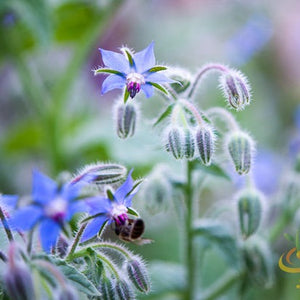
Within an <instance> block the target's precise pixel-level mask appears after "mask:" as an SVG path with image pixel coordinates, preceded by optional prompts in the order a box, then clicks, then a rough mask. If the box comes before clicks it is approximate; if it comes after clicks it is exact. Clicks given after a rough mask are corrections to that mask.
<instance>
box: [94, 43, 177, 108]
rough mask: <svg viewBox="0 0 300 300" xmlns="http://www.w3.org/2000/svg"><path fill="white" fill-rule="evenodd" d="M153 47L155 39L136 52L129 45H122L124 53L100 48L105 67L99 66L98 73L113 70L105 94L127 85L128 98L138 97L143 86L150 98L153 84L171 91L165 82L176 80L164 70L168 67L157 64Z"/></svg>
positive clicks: (126, 93) (107, 80)
mask: <svg viewBox="0 0 300 300" xmlns="http://www.w3.org/2000/svg"><path fill="white" fill-rule="evenodd" d="M153 47H154V42H152V43H151V44H150V45H149V46H148V47H147V48H145V49H144V50H142V51H140V52H137V53H135V54H132V53H131V51H130V50H129V49H128V48H126V47H122V48H121V51H122V54H121V53H117V52H113V51H108V50H104V49H99V50H100V52H101V55H102V60H103V63H104V65H105V67H103V68H98V69H96V70H95V71H94V74H95V75H96V74H99V73H107V74H110V75H109V76H108V77H107V78H106V79H105V80H104V82H103V84H102V94H105V93H106V92H108V91H110V90H114V89H123V88H124V87H125V93H124V102H126V101H127V99H128V97H129V96H130V97H131V98H134V97H135V95H136V94H137V93H138V92H139V91H140V90H142V91H143V92H144V93H145V95H146V97H147V98H149V97H151V96H152V95H153V87H155V88H157V89H159V90H160V91H162V92H164V93H166V94H167V93H168V92H167V91H166V90H165V88H164V87H163V86H161V84H163V83H171V82H174V80H172V79H169V78H168V77H166V76H165V75H164V74H163V73H162V72H161V71H164V70H166V69H167V68H166V67H164V66H158V65H155V56H154V51H153Z"/></svg>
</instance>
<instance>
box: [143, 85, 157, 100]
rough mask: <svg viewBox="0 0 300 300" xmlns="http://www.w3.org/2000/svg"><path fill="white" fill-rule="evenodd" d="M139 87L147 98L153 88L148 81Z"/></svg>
mask: <svg viewBox="0 0 300 300" xmlns="http://www.w3.org/2000/svg"><path fill="white" fill-rule="evenodd" d="M141 89H142V91H143V92H144V93H145V95H146V97H147V98H150V97H152V95H153V92H154V89H153V86H152V85H151V84H149V83H146V84H143V85H142V86H141Z"/></svg>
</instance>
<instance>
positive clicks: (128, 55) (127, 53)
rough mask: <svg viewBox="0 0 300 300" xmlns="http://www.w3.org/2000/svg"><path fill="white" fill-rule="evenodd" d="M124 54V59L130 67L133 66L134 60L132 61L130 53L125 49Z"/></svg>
mask: <svg viewBox="0 0 300 300" xmlns="http://www.w3.org/2000/svg"><path fill="white" fill-rule="evenodd" d="M124 52H125V54H126V57H127V58H128V61H129V64H130V67H133V66H134V60H133V57H132V55H131V53H130V52H129V51H128V50H127V49H124Z"/></svg>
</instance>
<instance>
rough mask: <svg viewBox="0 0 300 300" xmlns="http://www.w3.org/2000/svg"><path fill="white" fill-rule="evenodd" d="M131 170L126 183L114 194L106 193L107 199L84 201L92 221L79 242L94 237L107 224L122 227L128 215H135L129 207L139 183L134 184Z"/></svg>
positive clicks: (97, 198)
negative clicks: (113, 223)
mask: <svg viewBox="0 0 300 300" xmlns="http://www.w3.org/2000/svg"><path fill="white" fill-rule="evenodd" d="M132 171H133V170H131V171H130V172H129V174H128V176H127V179H126V181H125V182H124V183H123V184H122V185H121V186H120V187H119V188H118V189H117V190H116V191H115V192H114V193H108V194H109V195H108V197H107V198H105V197H93V198H90V199H87V200H86V203H87V205H88V206H89V207H90V209H89V214H90V215H91V216H92V217H89V218H88V219H92V221H91V222H90V223H89V224H88V225H87V227H86V229H85V231H84V232H83V235H82V237H81V242H85V241H87V240H89V239H91V238H92V237H94V236H95V235H96V234H97V233H98V232H99V231H100V230H101V228H103V226H104V225H105V224H106V223H107V222H108V223H111V222H115V223H116V224H117V225H124V224H125V222H126V221H127V220H128V214H129V213H130V214H132V213H134V214H136V213H135V212H134V210H133V209H132V208H130V206H131V201H132V198H133V196H134V195H135V194H136V193H137V191H138V186H139V184H140V183H141V181H137V182H134V181H133V179H132V177H131V174H132Z"/></svg>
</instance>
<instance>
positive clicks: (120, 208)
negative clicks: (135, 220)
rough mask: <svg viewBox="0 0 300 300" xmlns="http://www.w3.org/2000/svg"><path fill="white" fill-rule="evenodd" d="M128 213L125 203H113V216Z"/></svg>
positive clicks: (111, 214)
mask: <svg viewBox="0 0 300 300" xmlns="http://www.w3.org/2000/svg"><path fill="white" fill-rule="evenodd" d="M124 214H127V208H126V206H125V205H123V204H117V203H113V204H112V210H111V211H110V216H111V217H112V218H114V219H115V218H117V217H118V216H121V215H124Z"/></svg>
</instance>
